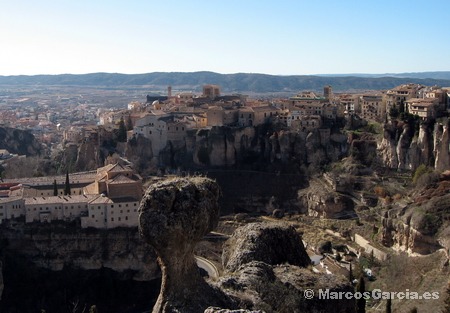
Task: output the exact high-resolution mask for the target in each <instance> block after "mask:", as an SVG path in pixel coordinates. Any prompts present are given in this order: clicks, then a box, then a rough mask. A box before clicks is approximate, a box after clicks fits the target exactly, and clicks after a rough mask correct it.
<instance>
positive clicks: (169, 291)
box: [139, 177, 232, 313]
mask: <svg viewBox="0 0 450 313" xmlns="http://www.w3.org/2000/svg"><path fill="white" fill-rule="evenodd" d="M219 195H220V189H219V186H218V184H217V183H216V182H215V181H213V180H211V179H209V178H205V177H188V178H172V179H167V180H164V181H161V182H159V183H156V184H154V185H152V186H150V187H149V188H148V190H147V191H146V193H145V196H144V198H143V199H142V201H141V206H140V208H139V231H140V234H141V236H142V237H143V238H144V239H145V240H146V241H147V242H148V243H149V244H150V245H151V246H152V247H153V248H154V249H155V252H156V254H157V255H158V262H159V264H160V266H161V270H162V285H161V291H160V294H159V297H158V300H157V302H156V304H155V306H154V307H153V313H158V312H185V313H189V312H193V313H194V312H195V313H197V312H203V311H204V310H205V309H207V308H208V307H210V306H219V307H228V308H230V307H231V308H232V304H231V303H230V301H229V300H228V298H227V297H226V296H225V295H224V294H223V293H221V292H220V290H218V289H215V288H213V287H211V286H210V285H208V284H207V283H206V282H205V281H204V280H203V278H202V277H201V276H200V273H199V270H198V268H197V265H196V262H195V258H194V247H195V245H196V244H197V242H199V241H200V240H201V239H202V237H203V236H204V235H206V234H207V233H208V232H210V231H211V230H213V229H214V228H215V227H216V226H217V223H218V219H219V205H218V198H219Z"/></svg>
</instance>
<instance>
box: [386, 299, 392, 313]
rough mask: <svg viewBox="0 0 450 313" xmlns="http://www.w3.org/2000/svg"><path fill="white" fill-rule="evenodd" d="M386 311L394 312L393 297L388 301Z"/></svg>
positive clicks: (388, 312) (387, 312)
mask: <svg viewBox="0 0 450 313" xmlns="http://www.w3.org/2000/svg"><path fill="white" fill-rule="evenodd" d="M386 313H392V300H391V298H389V299H387V301H386Z"/></svg>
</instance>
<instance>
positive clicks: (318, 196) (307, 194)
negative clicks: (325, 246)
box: [298, 178, 356, 219]
mask: <svg viewBox="0 0 450 313" xmlns="http://www.w3.org/2000/svg"><path fill="white" fill-rule="evenodd" d="M349 190H351V189H349ZM298 201H299V204H300V209H301V211H302V212H304V213H307V214H308V215H309V216H314V217H320V218H337V219H340V218H343V219H345V218H352V217H355V216H356V213H355V211H354V207H355V205H354V202H353V200H352V198H351V197H350V196H348V195H346V194H343V193H340V192H337V191H335V190H334V189H333V188H332V186H330V185H329V184H328V183H326V180H324V179H318V178H313V179H311V180H310V181H309V186H308V188H305V189H301V190H299V191H298Z"/></svg>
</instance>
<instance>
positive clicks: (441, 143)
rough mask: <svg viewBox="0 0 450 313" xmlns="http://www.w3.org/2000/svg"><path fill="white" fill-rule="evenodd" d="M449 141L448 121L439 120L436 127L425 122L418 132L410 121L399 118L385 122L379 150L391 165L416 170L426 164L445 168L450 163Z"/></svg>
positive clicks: (437, 168)
mask: <svg viewBox="0 0 450 313" xmlns="http://www.w3.org/2000/svg"><path fill="white" fill-rule="evenodd" d="M449 143H450V138H449V135H448V121H445V122H444V123H443V124H439V123H436V124H435V125H434V128H432V129H430V125H428V124H426V123H422V124H420V127H419V131H418V133H416V134H415V133H414V131H413V130H412V129H411V126H409V125H408V124H404V123H402V122H395V123H389V124H385V125H384V133H383V139H382V140H381V142H379V143H378V147H377V152H378V156H379V158H380V160H381V161H382V163H383V164H384V165H385V166H386V167H389V168H394V169H402V170H415V169H416V168H417V167H418V166H419V165H421V164H425V165H427V166H431V167H434V168H435V169H436V170H438V171H443V170H445V169H447V168H449V166H450V153H449Z"/></svg>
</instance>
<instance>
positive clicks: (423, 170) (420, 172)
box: [413, 164, 430, 185]
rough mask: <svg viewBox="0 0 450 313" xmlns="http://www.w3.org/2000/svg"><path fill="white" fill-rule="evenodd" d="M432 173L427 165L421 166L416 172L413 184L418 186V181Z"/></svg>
mask: <svg viewBox="0 0 450 313" xmlns="http://www.w3.org/2000/svg"><path fill="white" fill-rule="evenodd" d="M428 172H430V169H429V168H428V167H427V166H426V165H425V164H420V165H419V166H418V167H417V168H416V170H415V171H414V175H413V183H414V184H415V185H416V184H417V180H418V179H419V178H420V177H421V176H422V175H424V174H426V173H428Z"/></svg>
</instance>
